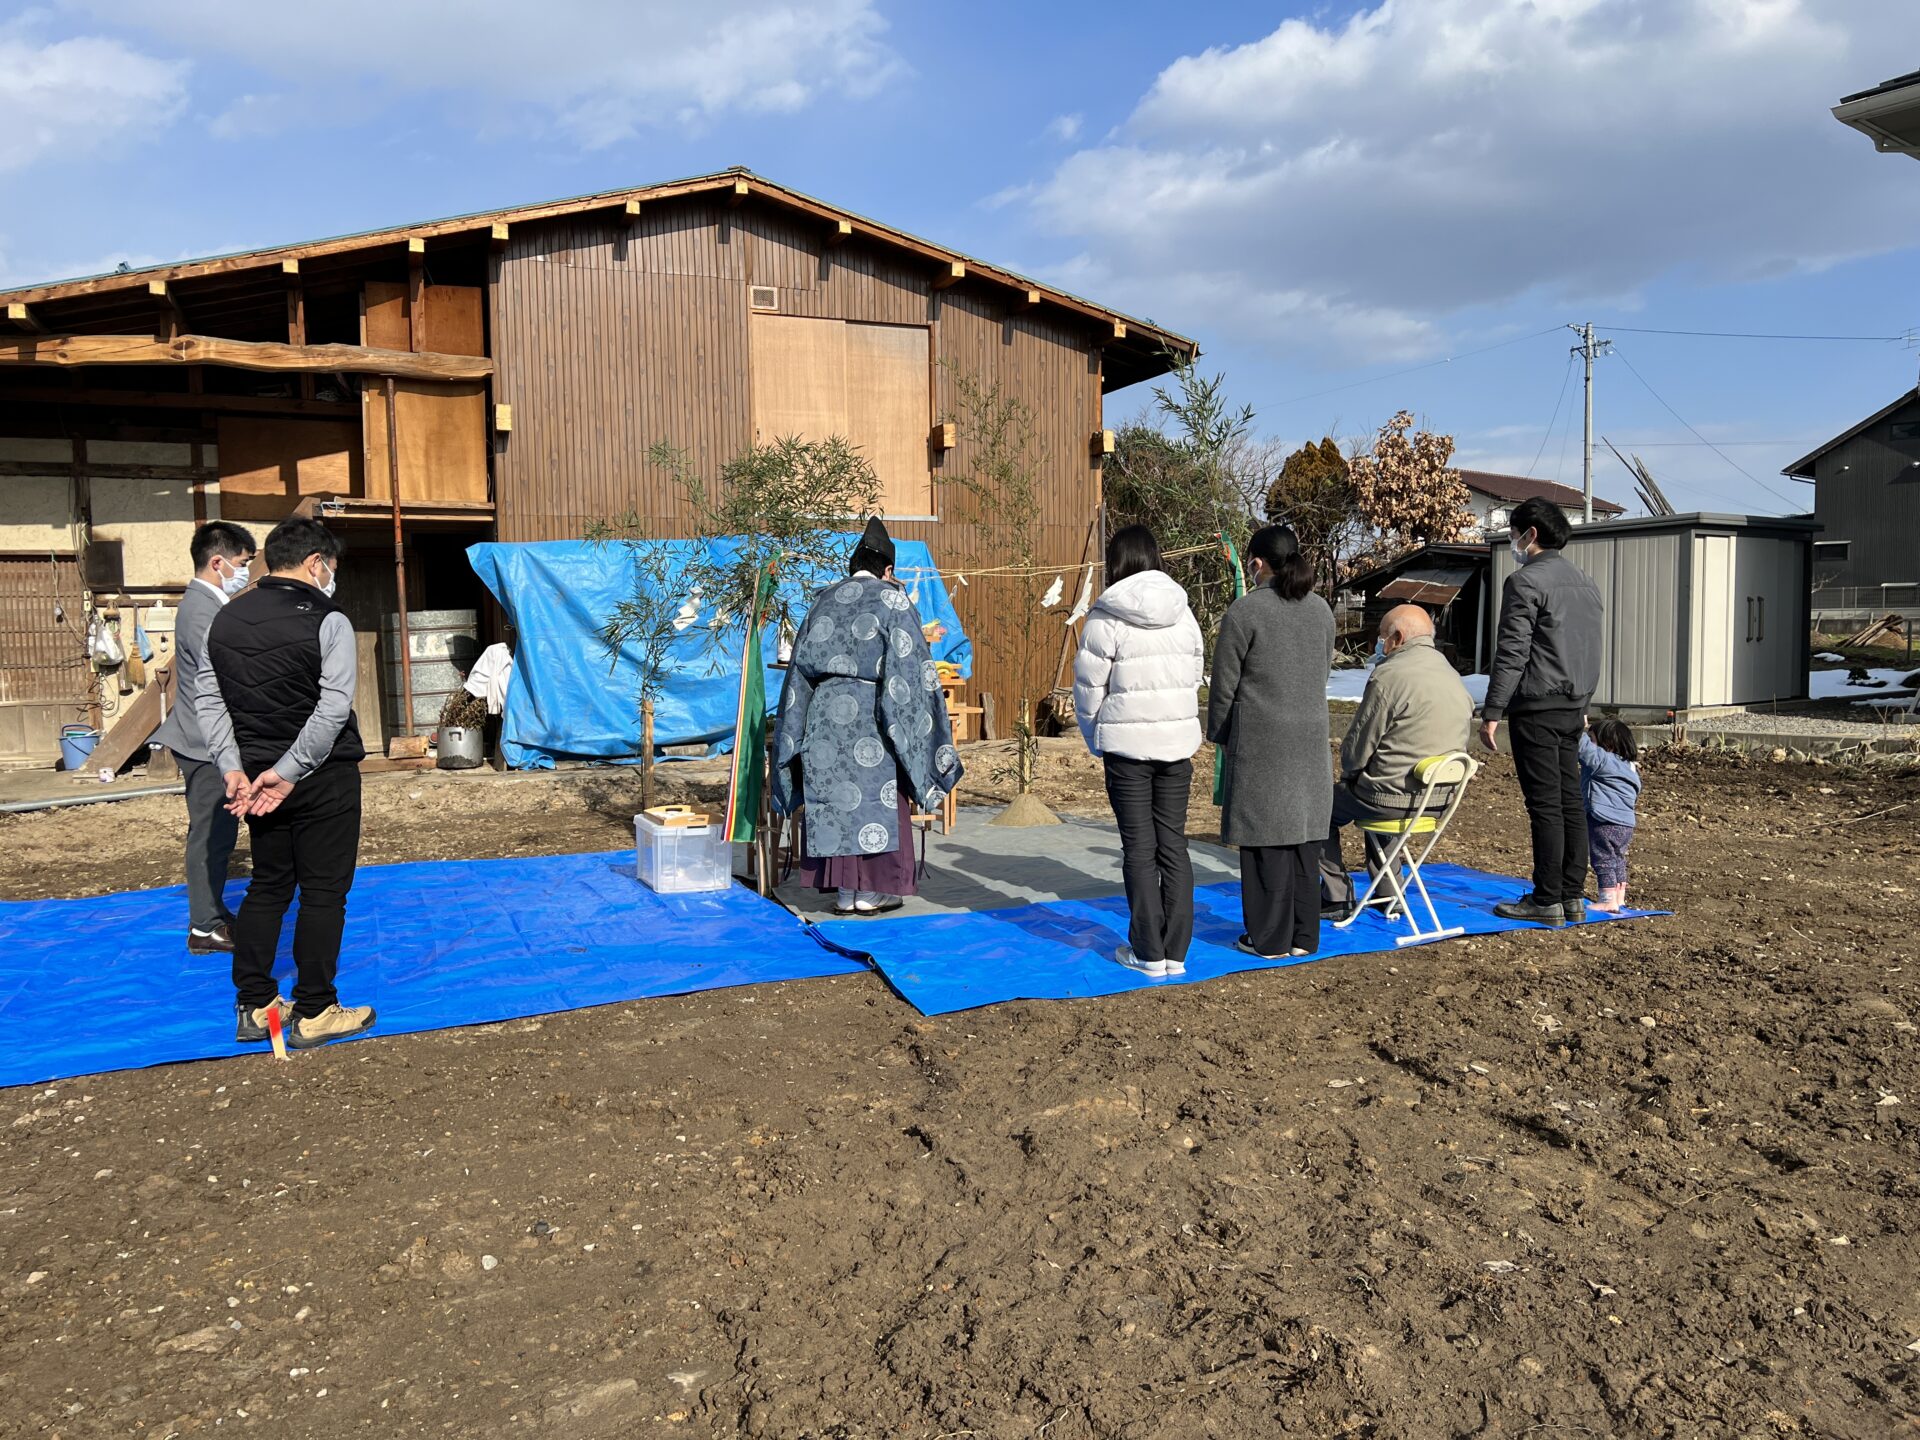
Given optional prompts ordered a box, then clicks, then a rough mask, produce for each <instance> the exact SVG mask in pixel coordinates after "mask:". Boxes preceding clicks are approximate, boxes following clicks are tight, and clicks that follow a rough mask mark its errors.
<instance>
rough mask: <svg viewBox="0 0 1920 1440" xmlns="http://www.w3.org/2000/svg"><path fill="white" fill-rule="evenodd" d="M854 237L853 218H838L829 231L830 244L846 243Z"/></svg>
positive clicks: (828, 240) (828, 239)
mask: <svg viewBox="0 0 1920 1440" xmlns="http://www.w3.org/2000/svg"><path fill="white" fill-rule="evenodd" d="M852 238H853V222H852V221H851V220H836V221H834V222H833V228H832V229H831V230H829V231H828V232H827V243H828V244H829V245H844V244H846V243H847V241H849V240H851V239H852Z"/></svg>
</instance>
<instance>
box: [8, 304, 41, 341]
mask: <svg viewBox="0 0 1920 1440" xmlns="http://www.w3.org/2000/svg"><path fill="white" fill-rule="evenodd" d="M7 319H8V320H10V321H12V322H13V323H14V324H15V325H18V326H19V327H20V328H21V329H22V330H31V331H33V332H34V334H36V335H44V334H46V331H47V327H46V326H44V325H42V324H41V323H40V317H39V316H37V315H35V314H34V313H33V307H31V306H29V305H22V304H21V303H20V302H19V301H17V300H15V301H12V302H10V303H9V304H8V306H7Z"/></svg>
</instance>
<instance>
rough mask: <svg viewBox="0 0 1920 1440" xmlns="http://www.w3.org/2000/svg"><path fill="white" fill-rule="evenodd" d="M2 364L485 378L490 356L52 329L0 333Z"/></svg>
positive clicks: (489, 373) (208, 336) (358, 346)
mask: <svg viewBox="0 0 1920 1440" xmlns="http://www.w3.org/2000/svg"><path fill="white" fill-rule="evenodd" d="M0 365H47V366H54V367H61V368H64V367H67V366H74V365H230V366H233V367H234V368H236V369H240V370H272V371H280V372H285V373H290V374H300V373H303V372H306V373H313V374H325V373H329V372H332V371H336V370H338V371H344V372H346V373H348V374H353V375H393V376H396V377H398V378H400V379H405V380H484V379H486V377H487V376H489V375H491V374H492V373H493V362H492V361H491V360H489V359H487V358H486V357H485V356H484V355H434V354H416V353H410V352H408V351H405V350H376V349H374V348H372V347H371V346H366V345H281V344H276V343H274V342H272V341H266V340H226V339H221V338H219V337H217V336H212V335H180V336H176V337H175V338H174V339H172V340H155V339H153V338H152V337H151V336H148V335H49V336H45V337H42V338H40V339H25V338H21V337H13V336H8V337H4V338H0Z"/></svg>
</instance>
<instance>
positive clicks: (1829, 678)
mask: <svg viewBox="0 0 1920 1440" xmlns="http://www.w3.org/2000/svg"><path fill="white" fill-rule="evenodd" d="M1850 673H1851V672H1850V671H1846V670H1815V671H1813V672H1811V673H1810V674H1809V675H1808V676H1807V694H1808V696H1810V697H1811V698H1812V699H1815V700H1852V699H1854V698H1856V697H1857V696H1858V695H1859V694H1860V692H1861V691H1863V690H1884V689H1886V688H1887V687H1888V686H1889V685H1897V684H1899V683H1900V682H1901V681H1902V680H1904V679H1906V678H1907V674H1908V672H1907V671H1906V670H1905V669H1904V668H1902V669H1898V670H1869V671H1867V680H1866V683H1865V684H1864V685H1854V684H1849V683H1848V681H1847V676H1848V675H1849V674H1850Z"/></svg>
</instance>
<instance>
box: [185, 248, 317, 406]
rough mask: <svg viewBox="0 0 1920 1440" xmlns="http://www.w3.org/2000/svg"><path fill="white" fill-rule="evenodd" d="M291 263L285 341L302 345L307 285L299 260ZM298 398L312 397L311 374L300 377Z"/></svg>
mask: <svg viewBox="0 0 1920 1440" xmlns="http://www.w3.org/2000/svg"><path fill="white" fill-rule="evenodd" d="M293 264H294V266H295V274H294V276H293V283H292V284H290V285H288V286H287V343H288V344H289V345H304V344H306V343H307V287H306V286H305V285H304V284H302V283H301V281H300V277H299V274H298V267H299V262H298V261H297V260H296V261H294V262H293ZM195 373H196V374H197V373H198V372H197V371H196V372H195ZM300 398H301V399H302V400H311V399H312V398H313V376H311V375H302V376H301V377H300Z"/></svg>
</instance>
